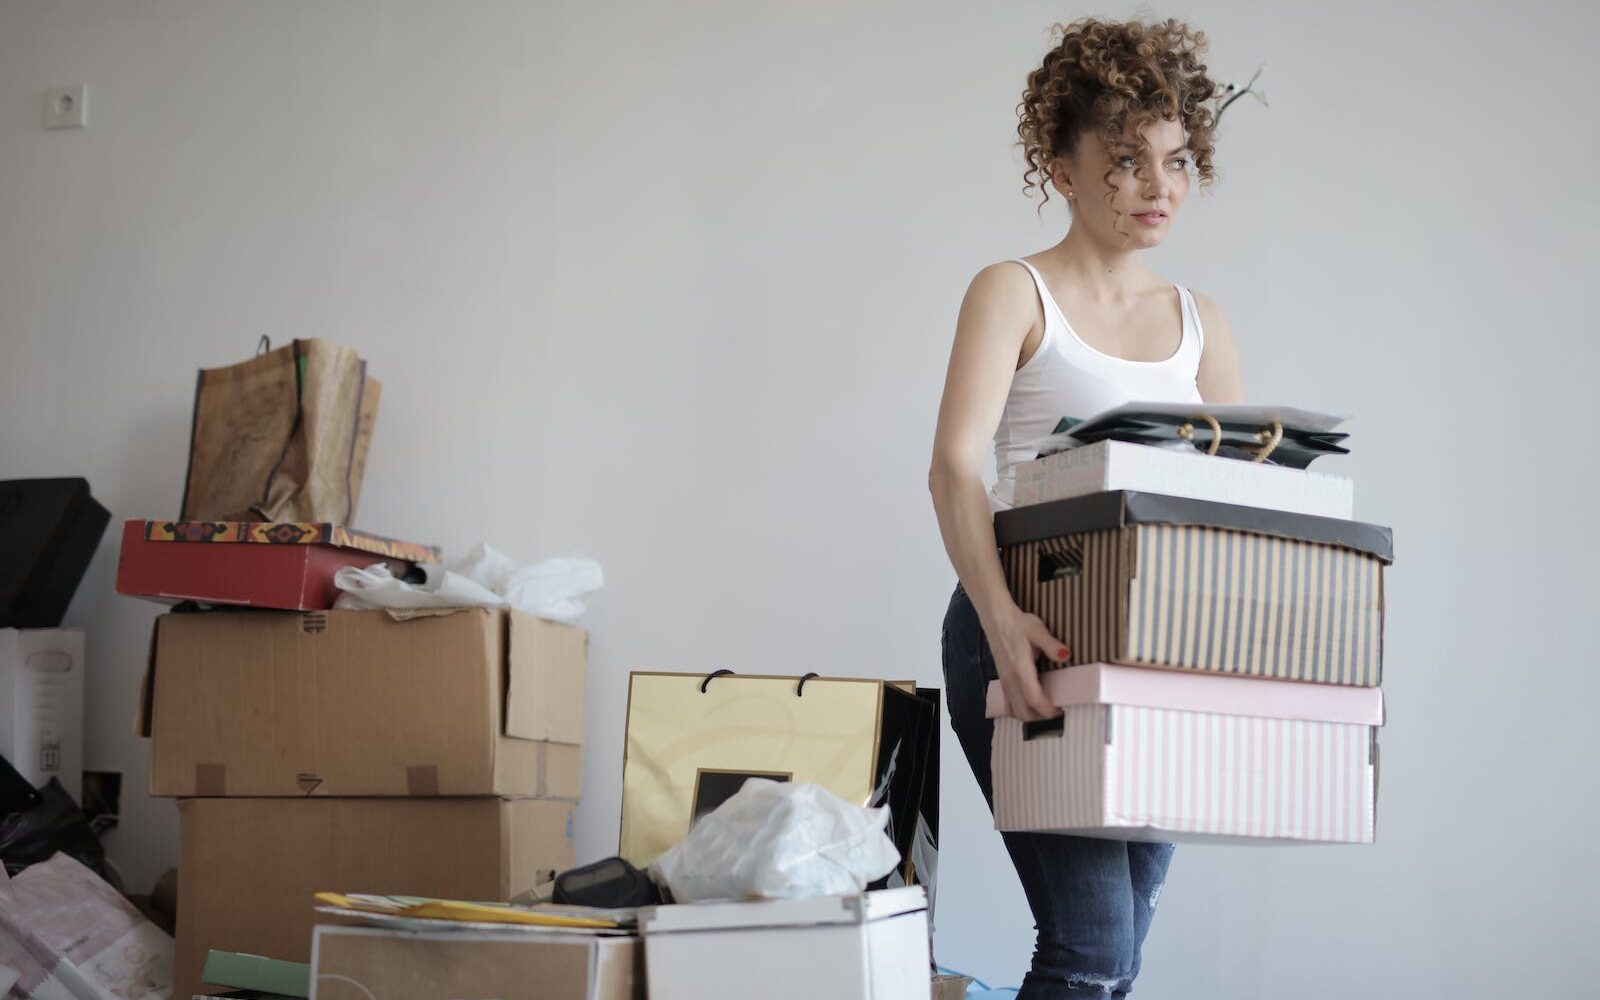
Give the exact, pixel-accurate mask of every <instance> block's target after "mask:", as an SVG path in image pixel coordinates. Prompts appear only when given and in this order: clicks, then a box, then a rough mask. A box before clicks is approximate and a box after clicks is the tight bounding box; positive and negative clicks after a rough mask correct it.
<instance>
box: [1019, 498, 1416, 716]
mask: <svg viewBox="0 0 1600 1000" xmlns="http://www.w3.org/2000/svg"><path fill="white" fill-rule="evenodd" d="M995 537H996V540H997V541H998V542H999V544H1000V561H1001V563H1002V564H1003V566H1004V568H1005V572H1006V580H1007V583H1008V584H1009V586H1010V588H1011V593H1012V595H1013V596H1014V597H1015V598H1016V600H1017V604H1018V605H1019V606H1020V607H1021V608H1022V609H1023V610H1024V611H1029V612H1032V613H1034V614H1037V615H1038V616H1039V617H1040V618H1042V619H1043V620H1044V623H1045V625H1046V626H1047V627H1049V629H1050V631H1051V632H1052V633H1053V634H1055V635H1056V636H1057V637H1059V638H1061V639H1062V640H1063V641H1065V642H1066V644H1067V645H1068V647H1069V648H1070V649H1071V656H1070V658H1069V660H1068V664H1067V665H1074V664H1083V663H1098V662H1108V663H1129V664H1140V665H1147V666H1161V667H1172V668H1177V669H1189V670H1201V671H1208V672H1218V673H1230V674H1243V675H1248V676H1257V677H1277V678H1283V679H1289V680H1299V681H1314V682H1317V683H1323V684H1354V685H1359V686H1364V687H1374V686H1376V685H1377V684H1378V683H1379V681H1380V679H1381V674H1382V664H1383V567H1384V566H1385V565H1387V564H1388V563H1390V562H1391V561H1392V560H1393V541H1392V538H1391V536H1390V532H1389V529H1388V528H1383V527H1379V526H1377V525H1371V524H1363V523H1361V522H1358V521H1348V520H1341V519H1335V518H1323V517H1310V516H1308V515H1303V514H1287V513H1283V512H1281V511H1271V510H1263V509H1260V508H1257V507H1240V506H1237V505H1233V504H1219V503H1210V502H1207V501H1203V500H1190V499H1186V498H1180V497H1168V496H1160V495H1157V494H1153V493H1137V492H1128V491H1122V492H1113V493H1097V494H1094V495H1093V496H1087V497H1076V498H1073V499H1070V500H1055V501H1052V502H1050V503H1045V504H1037V505H1035V506H1032V507H1021V508H1017V509H1015V510H1009V511H1001V512H1000V513H998V514H997V515H995ZM1058 666H1059V665H1058V664H1054V663H1051V664H1049V665H1047V666H1046V667H1045V669H1052V668H1056V667H1058Z"/></svg>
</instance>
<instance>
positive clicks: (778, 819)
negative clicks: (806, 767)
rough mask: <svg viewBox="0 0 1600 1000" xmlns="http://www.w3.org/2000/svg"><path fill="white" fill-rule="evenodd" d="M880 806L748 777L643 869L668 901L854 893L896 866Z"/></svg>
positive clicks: (820, 789)
mask: <svg viewBox="0 0 1600 1000" xmlns="http://www.w3.org/2000/svg"><path fill="white" fill-rule="evenodd" d="M888 822H889V810H888V808H887V807H883V808H878V809H870V808H867V807H865V806H858V805H854V804H852V803H850V802H846V801H845V800H844V799H841V798H840V797H839V796H837V795H835V794H833V793H832V792H830V791H828V790H827V789H826V788H823V787H822V786H821V785H815V784H810V783H805V782H801V783H791V782H779V781H771V780H768V779H766V778H751V779H749V780H747V781H746V782H745V783H744V785H743V786H742V787H741V788H740V789H739V790H738V791H737V792H735V793H734V794H733V795H732V796H731V797H730V798H729V799H728V801H726V802H724V803H722V805H720V806H718V807H717V808H716V809H715V810H713V811H712V812H710V813H707V814H706V815H705V816H704V817H702V818H701V820H700V822H698V823H696V824H695V825H694V828H693V829H692V830H690V831H689V835H688V836H687V837H685V838H684V839H683V840H681V841H679V842H678V843H677V844H676V845H674V846H673V847H672V848H671V849H670V850H668V851H667V852H666V853H665V854H663V855H661V857H659V858H657V859H656V861H655V863H653V864H652V865H651V866H650V873H651V876H652V877H654V878H655V879H656V881H657V882H660V883H663V884H665V885H666V886H667V887H668V888H669V889H670V890H671V891H672V896H673V899H674V900H676V901H677V902H680V903H693V902H697V901H699V900H705V899H800V898H804V897H809V896H841V895H849V894H852V893H858V892H861V891H862V890H864V889H865V888H866V887H867V884H868V883H870V882H872V881H874V880H875V879H878V878H881V877H882V876H884V875H886V874H887V873H888V872H889V871H891V870H892V869H893V868H894V867H895V865H897V864H899V862H900V852H899V851H898V850H896V849H895V846H894V841H892V840H890V839H889V836H888V834H887V833H885V832H884V830H885V827H886V826H887V825H888Z"/></svg>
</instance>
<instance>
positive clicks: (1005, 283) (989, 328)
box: [961, 261, 1043, 340]
mask: <svg viewBox="0 0 1600 1000" xmlns="http://www.w3.org/2000/svg"><path fill="white" fill-rule="evenodd" d="M961 312H962V314H963V317H964V318H967V319H970V320H972V321H974V324H975V325H976V326H978V327H979V328H981V329H983V330H984V331H985V332H986V334H987V335H998V336H1001V337H1003V338H1005V339H1007V340H1016V339H1020V338H1021V337H1023V336H1024V335H1026V334H1027V332H1028V331H1029V330H1030V329H1031V328H1032V327H1034V326H1035V325H1037V323H1038V320H1039V318H1040V317H1041V316H1042V315H1043V314H1042V313H1041V311H1040V307H1039V294H1038V292H1037V291H1035V290H1034V287H1033V277H1032V276H1031V275H1030V274H1029V273H1028V271H1027V269H1025V268H1022V267H1019V266H1017V264H1016V263H1014V262H1012V261H998V262H996V263H994V264H990V265H989V266H988V267H985V268H983V269H982V270H981V271H979V272H978V273H977V274H975V275H973V278H972V283H971V284H970V285H969V286H968V287H967V295H966V299H965V300H964V301H963V302H962V304H961Z"/></svg>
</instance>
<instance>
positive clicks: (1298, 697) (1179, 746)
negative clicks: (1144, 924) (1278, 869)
mask: <svg viewBox="0 0 1600 1000" xmlns="http://www.w3.org/2000/svg"><path fill="white" fill-rule="evenodd" d="M1043 682H1044V688H1045V694H1046V695H1047V696H1048V697H1049V698H1050V700H1051V701H1052V702H1053V703H1054V704H1056V705H1060V706H1062V708H1063V709H1064V712H1063V714H1062V716H1061V717H1060V718H1058V719H1054V720H1046V721H1044V722H1029V723H1025V722H1022V721H1021V720H1019V719H1015V718H1011V717H1010V716H1009V714H1008V712H1009V707H1008V706H1007V705H1006V701H1005V694H1004V692H1003V691H1002V690H1001V689H1000V685H999V682H998V681H996V682H993V683H992V684H991V685H990V687H989V692H988V696H989V704H988V715H989V717H990V718H993V719H994V720H995V729H994V754H993V758H992V765H991V766H992V768H993V772H994V817H995V827H996V829H1000V830H1026V831H1032V832H1037V833H1070V834H1074V835H1076V836H1080V837H1110V838H1113V839H1116V840H1160V841H1222V842H1230V841H1238V842H1248V843H1260V842H1262V841H1263V840H1267V841H1287V842H1306V841H1316V842H1325V843H1355V844H1367V843H1371V842H1372V840H1373V837H1374V832H1375V811H1376V806H1377V787H1378V727H1379V726H1381V725H1382V724H1383V694H1382V692H1381V691H1379V690H1378V689H1377V688H1360V687H1337V686H1331V685H1311V684H1300V683H1295V682H1293V681H1277V680H1261V679H1257V678H1247V677H1211V676H1204V675H1199V674H1187V673H1179V672H1175V671H1167V670H1148V669H1143V668H1139V667H1119V666H1110V665H1105V664H1095V665H1090V666H1082V667H1071V668H1069V669H1066V670H1054V671H1050V672H1049V673H1047V674H1045V675H1044V677H1043Z"/></svg>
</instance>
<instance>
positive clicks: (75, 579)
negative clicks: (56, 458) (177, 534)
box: [0, 479, 111, 628]
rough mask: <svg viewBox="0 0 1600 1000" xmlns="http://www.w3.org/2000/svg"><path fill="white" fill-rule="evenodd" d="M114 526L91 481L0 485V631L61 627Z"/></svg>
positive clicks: (24, 481)
mask: <svg viewBox="0 0 1600 1000" xmlns="http://www.w3.org/2000/svg"><path fill="white" fill-rule="evenodd" d="M110 520H111V513H110V512H109V511H107V510H106V509H105V508H104V507H102V506H100V504H99V503H97V502H95V499H94V497H92V496H90V495H89V483H88V481H87V480H84V479H12V480H7V481H5V482H0V553H4V557H3V558H0V627H4V628H55V627H56V626H57V625H60V624H61V620H62V618H63V617H64V616H65V615H66V613H67V607H68V606H69V605H70V604H71V603H72V595H73V594H75V593H77V590H78V583H79V581H81V580H82V579H83V574H84V572H85V571H86V570H87V569H88V568H89V562H90V560H92V559H93V558H94V554H95V551H96V550H97V549H98V548H99V547H100V536H102V535H104V534H105V530H106V524H107V522H109V521H110Z"/></svg>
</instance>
